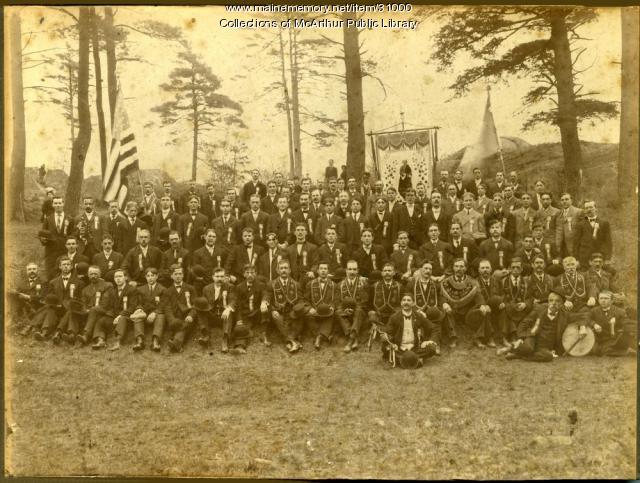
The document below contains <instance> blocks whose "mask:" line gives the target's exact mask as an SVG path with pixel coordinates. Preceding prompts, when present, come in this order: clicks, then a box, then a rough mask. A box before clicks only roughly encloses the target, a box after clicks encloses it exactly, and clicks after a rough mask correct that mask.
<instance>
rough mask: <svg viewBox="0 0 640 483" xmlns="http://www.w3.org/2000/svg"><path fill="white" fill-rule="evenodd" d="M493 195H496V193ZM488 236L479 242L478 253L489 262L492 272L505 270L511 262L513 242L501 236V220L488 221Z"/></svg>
mask: <svg viewBox="0 0 640 483" xmlns="http://www.w3.org/2000/svg"><path fill="white" fill-rule="evenodd" d="M494 196H498V193H496V194H495V195H494ZM487 226H488V227H489V238H487V239H486V240H484V241H483V242H482V243H480V246H479V247H478V255H479V256H480V257H481V258H486V259H487V260H489V261H490V262H491V266H492V267H493V269H494V273H495V271H497V270H506V269H507V267H508V266H509V264H510V263H511V257H513V253H514V248H513V244H512V243H511V242H510V241H509V240H507V239H506V238H504V237H503V236H502V222H500V220H498V219H493V220H491V221H489V224H488V225H487Z"/></svg>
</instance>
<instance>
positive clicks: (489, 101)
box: [487, 85, 507, 175]
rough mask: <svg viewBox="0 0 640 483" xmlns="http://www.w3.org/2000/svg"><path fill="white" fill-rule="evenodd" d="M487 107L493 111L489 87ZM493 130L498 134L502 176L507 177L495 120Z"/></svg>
mask: <svg viewBox="0 0 640 483" xmlns="http://www.w3.org/2000/svg"><path fill="white" fill-rule="evenodd" d="M487 107H488V108H489V110H491V86H490V85H487ZM493 129H494V131H495V134H496V141H498V156H499V157H500V164H501V165H502V174H504V175H506V174H507V172H506V168H505V167H504V157H503V156H502V141H501V140H500V136H498V128H497V127H496V122H495V119H494V121H493Z"/></svg>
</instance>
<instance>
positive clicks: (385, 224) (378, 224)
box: [367, 208, 395, 252]
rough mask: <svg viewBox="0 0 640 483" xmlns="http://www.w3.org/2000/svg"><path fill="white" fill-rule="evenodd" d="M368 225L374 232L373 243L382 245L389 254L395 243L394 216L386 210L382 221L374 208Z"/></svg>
mask: <svg viewBox="0 0 640 483" xmlns="http://www.w3.org/2000/svg"><path fill="white" fill-rule="evenodd" d="M367 225H368V226H369V228H371V229H372V230H373V243H375V244H377V245H382V246H383V247H384V249H385V250H386V251H387V252H390V251H391V249H392V247H393V243H394V241H395V239H394V238H393V215H392V214H391V213H389V211H388V210H385V211H384V214H383V215H382V219H380V216H378V212H377V211H376V209H375V208H374V209H373V211H372V212H371V213H370V214H369V217H368V219H367Z"/></svg>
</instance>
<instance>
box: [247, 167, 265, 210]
mask: <svg viewBox="0 0 640 483" xmlns="http://www.w3.org/2000/svg"><path fill="white" fill-rule="evenodd" d="M251 178H252V179H251V181H248V182H247V183H245V185H244V186H243V187H242V191H241V192H240V200H241V201H242V202H243V203H244V204H246V205H248V204H249V200H250V199H251V195H254V194H256V195H258V196H259V197H260V198H263V197H265V196H266V195H267V187H266V186H265V185H264V183H263V182H262V181H260V171H258V170H257V169H253V170H251Z"/></svg>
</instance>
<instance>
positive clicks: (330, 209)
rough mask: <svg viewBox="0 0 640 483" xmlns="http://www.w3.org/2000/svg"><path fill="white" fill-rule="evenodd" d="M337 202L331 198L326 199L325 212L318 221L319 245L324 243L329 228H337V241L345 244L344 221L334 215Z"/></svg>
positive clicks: (319, 216)
mask: <svg viewBox="0 0 640 483" xmlns="http://www.w3.org/2000/svg"><path fill="white" fill-rule="evenodd" d="M335 206H336V205H335V200H334V199H333V198H331V197H327V198H325V199H324V212H323V213H322V214H319V215H318V218H317V220H316V233H315V235H316V237H315V242H316V244H317V245H321V244H322V243H324V240H325V234H326V231H327V228H330V227H332V228H335V230H336V234H337V237H338V238H337V240H338V241H339V242H344V220H343V219H342V218H340V217H339V216H338V215H336V214H335V213H334V210H335Z"/></svg>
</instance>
